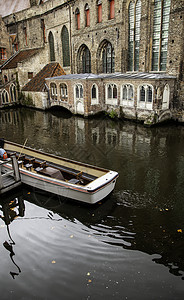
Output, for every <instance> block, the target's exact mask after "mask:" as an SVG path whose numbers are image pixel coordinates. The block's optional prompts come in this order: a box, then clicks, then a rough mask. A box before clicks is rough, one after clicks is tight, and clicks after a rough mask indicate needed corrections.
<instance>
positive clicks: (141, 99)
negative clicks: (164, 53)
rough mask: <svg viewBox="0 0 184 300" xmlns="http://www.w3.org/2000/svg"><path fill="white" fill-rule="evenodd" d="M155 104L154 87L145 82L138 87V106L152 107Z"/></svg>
mask: <svg viewBox="0 0 184 300" xmlns="http://www.w3.org/2000/svg"><path fill="white" fill-rule="evenodd" d="M152 105H153V87H152V86H151V85H148V84H143V85H141V86H139V88H138V107H140V108H147V109H152Z"/></svg>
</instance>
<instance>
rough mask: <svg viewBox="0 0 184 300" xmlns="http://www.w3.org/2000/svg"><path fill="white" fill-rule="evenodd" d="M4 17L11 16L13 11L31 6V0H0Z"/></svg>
mask: <svg viewBox="0 0 184 300" xmlns="http://www.w3.org/2000/svg"><path fill="white" fill-rule="evenodd" d="M0 5H1V11H0V14H1V15H2V17H5V16H9V15H11V14H13V13H16V12H18V11H21V10H23V9H26V8H29V7H30V1H29V0H6V1H4V0H0Z"/></svg>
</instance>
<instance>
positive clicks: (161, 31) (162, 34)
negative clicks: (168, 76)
mask: <svg viewBox="0 0 184 300" xmlns="http://www.w3.org/2000/svg"><path fill="white" fill-rule="evenodd" d="M170 6H171V0H155V4H154V16H153V20H154V21H153V43H152V70H153V71H165V70H166V63H167V45H168V32H169V16H170Z"/></svg>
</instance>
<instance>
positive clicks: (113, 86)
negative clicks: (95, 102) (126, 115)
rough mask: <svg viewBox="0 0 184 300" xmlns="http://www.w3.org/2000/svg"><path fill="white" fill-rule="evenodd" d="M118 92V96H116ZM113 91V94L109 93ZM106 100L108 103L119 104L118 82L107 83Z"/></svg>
mask: <svg viewBox="0 0 184 300" xmlns="http://www.w3.org/2000/svg"><path fill="white" fill-rule="evenodd" d="M115 92H116V97H114V95H115ZM109 93H111V95H109ZM105 100H106V104H110V105H117V104H118V85H117V84H116V83H106V85H105Z"/></svg>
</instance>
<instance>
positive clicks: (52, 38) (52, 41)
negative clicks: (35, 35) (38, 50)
mask: <svg viewBox="0 0 184 300" xmlns="http://www.w3.org/2000/svg"><path fill="white" fill-rule="evenodd" d="M49 48H50V61H55V50H54V36H53V34H52V32H51V31H50V32H49Z"/></svg>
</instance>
